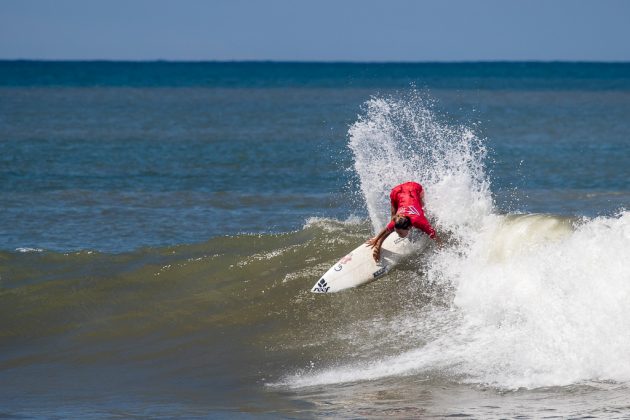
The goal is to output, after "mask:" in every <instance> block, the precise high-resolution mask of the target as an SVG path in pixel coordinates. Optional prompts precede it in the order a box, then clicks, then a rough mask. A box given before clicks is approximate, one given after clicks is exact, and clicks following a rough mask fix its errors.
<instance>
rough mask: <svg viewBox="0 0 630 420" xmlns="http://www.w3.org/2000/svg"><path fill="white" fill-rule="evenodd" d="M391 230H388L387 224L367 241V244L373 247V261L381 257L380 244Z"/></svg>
mask: <svg viewBox="0 0 630 420" xmlns="http://www.w3.org/2000/svg"><path fill="white" fill-rule="evenodd" d="M392 232H393V231H392V230H389V229H388V228H387V226H385V228H383V230H381V232H380V233H379V234H378V235H376V236H375V237H373V238H372V239H370V240H368V241H367V244H368V246H371V247H372V248H374V251H372V256H373V257H374V260H375V261H377V262H378V260H379V258H380V257H381V246H382V245H383V241H385V239H386V238H387V237H388V236H389V235H390V233H392Z"/></svg>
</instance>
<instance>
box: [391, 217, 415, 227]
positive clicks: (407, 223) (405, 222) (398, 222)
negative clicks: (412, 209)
mask: <svg viewBox="0 0 630 420" xmlns="http://www.w3.org/2000/svg"><path fill="white" fill-rule="evenodd" d="M394 227H395V228H396V229H409V228H410V227H411V219H409V218H408V217H407V216H401V215H399V214H397V215H396V216H394Z"/></svg>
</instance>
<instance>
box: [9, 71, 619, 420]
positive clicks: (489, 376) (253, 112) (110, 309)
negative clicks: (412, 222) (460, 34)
mask: <svg viewBox="0 0 630 420" xmlns="http://www.w3.org/2000/svg"><path fill="white" fill-rule="evenodd" d="M407 180H416V181H418V182H421V183H422V184H423V185H424V187H425V191H426V212H427V215H428V216H429V218H430V220H431V221H432V223H433V224H434V226H435V227H436V229H437V230H438V232H439V233H440V235H441V236H442V237H443V238H444V239H445V245H444V246H443V247H442V248H436V247H431V248H430V249H428V250H426V251H425V252H424V253H422V254H420V255H416V256H414V257H412V258H410V259H409V260H408V261H405V262H404V263H403V264H402V265H401V266H399V267H398V268H397V269H395V270H394V271H392V272H391V273H390V274H389V275H388V276H387V277H385V278H383V279H380V280H378V281H376V282H373V283H371V284H369V285H367V286H364V287H361V288H357V289H353V290H349V291H347V292H344V293H339V294H334V295H315V294H311V293H310V292H308V290H309V289H310V287H311V286H312V285H313V284H314V283H315V282H316V281H317V280H318V278H319V276H320V275H321V274H322V273H323V272H325V271H326V270H327V269H328V267H330V266H331V265H332V264H334V263H335V262H336V261H337V259H338V258H339V257H340V256H343V255H345V254H346V253H347V252H348V251H349V250H351V249H352V248H354V247H355V246H356V245H357V244H359V243H361V242H362V241H364V240H365V239H366V238H368V237H369V236H370V235H372V234H373V233H374V232H375V231H377V230H379V229H380V228H381V227H382V226H383V224H384V223H385V222H386V220H387V219H386V217H387V213H388V202H387V195H388V192H389V189H390V188H391V187H392V186H393V185H395V184H397V183H399V182H403V181H407ZM629 206H630V65H629V64H624V63H618V64H611V63H453V64H431V63H427V64H378V63H373V64H360V63H356V64H344V63H319V64H318V63H168V62H155V63H122V62H29V61H26V62H22V61H16V62H11V61H4V62H0V212H1V213H0V214H1V216H0V416H4V417H9V418H13V417H27V418H31V417H44V418H102V417H107V418H110V417H123V418H128V417H149V418H160V417H164V418H172V417H186V418H196V417H199V418H207V417H211V418H214V417H226V416H231V417H244V418H249V417H269V418H277V417H283V418H317V417H323V416H330V417H334V418H338V417H339V418H357V417H359V418H366V417H367V418H370V417H372V418H380V417H384V416H394V417H403V418H410V417H437V418H440V417H446V416H458V417H472V418H513V417H521V418H547V417H548V418H553V417H601V418H627V417H628V416H630V356H628V355H630V336H629V335H628V333H627V332H628V330H629V329H630V309H628V308H630V306H628V304H627V302H628V298H629V297H630V213H629V211H628V207H629Z"/></svg>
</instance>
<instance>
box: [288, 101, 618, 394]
mask: <svg viewBox="0 0 630 420" xmlns="http://www.w3.org/2000/svg"><path fill="white" fill-rule="evenodd" d="M349 147H350V149H351V150H352V152H353V153H354V157H355V170H356V172H357V175H358V177H359V179H360V188H361V191H362V194H363V195H364V198H365V202H366V205H367V208H368V212H369V215H370V218H371V220H372V224H373V227H374V230H375V231H377V230H379V229H381V228H382V226H383V225H384V224H385V222H386V221H387V216H388V211H389V203H388V193H389V189H390V188H391V187H392V186H394V185H396V184H398V183H400V182H404V181H409V180H414V181H418V182H420V183H422V184H423V186H424V187H425V191H426V211H427V214H428V216H429V217H430V220H431V221H432V223H433V224H434V225H435V226H436V227H437V228H438V232H439V234H441V235H444V236H445V237H448V238H449V243H448V245H446V246H445V247H443V248H442V249H441V250H439V251H437V252H435V253H433V254H432V256H431V260H430V261H429V263H428V265H427V268H426V270H427V272H426V275H427V276H428V279H429V281H430V282H433V283H435V284H442V285H444V286H448V287H449V288H451V289H452V290H453V293H452V302H451V304H450V306H449V307H448V308H444V307H436V308H435V309H433V312H432V313H431V314H430V315H429V316H428V317H427V318H426V319H406V320H404V322H402V324H404V325H407V326H408V325H410V323H412V324H413V322H416V325H417V328H418V330H419V331H418V334H420V335H421V334H425V335H426V336H427V337H431V340H429V342H428V343H426V344H424V345H422V346H419V347H417V348H413V349H411V350H407V351H404V352H402V353H399V354H393V355H391V356H388V357H385V358H383V357H379V358H377V359H375V360H371V361H363V362H361V363H359V364H354V363H350V364H347V365H345V366H344V365H342V366H335V367H334V369H333V368H330V369H328V368H323V369H320V370H318V369H315V370H312V371H310V372H309V373H307V374H301V375H295V376H292V377H289V378H287V381H286V383H288V384H289V385H290V386H296V387H300V386H310V385H319V384H326V383H340V382H352V381H360V380H371V379H376V378H381V377H387V376H404V375H412V374H419V373H427V372H439V374H440V375H441V376H446V377H450V378H452V379H453V380H456V381H460V382H471V383H478V384H488V385H492V386H496V387H498V388H504V389H515V388H519V387H525V388H536V387H545V386H557V385H569V384H575V383H580V382H583V381H592V380H606V381H608V380H612V381H618V382H626V381H630V358H629V357H628V355H629V354H630V334H628V331H629V330H630V305H628V301H629V300H630V263H629V261H630V258H629V257H630V212H628V211H621V212H620V213H619V214H617V215H616V216H613V217H603V216H602V217H597V218H594V219H573V220H572V219H567V218H560V217H556V216H552V215H505V214H500V212H499V211H498V210H497V209H496V208H495V206H494V203H493V200H492V195H491V191H490V183H489V181H488V179H487V175H486V170H485V167H484V161H485V159H486V149H485V147H484V144H483V140H482V139H480V138H478V136H477V135H476V134H475V133H474V130H472V129H469V128H467V127H465V126H452V125H449V124H448V123H446V122H444V121H443V120H441V119H440V118H439V117H438V116H437V115H436V113H435V112H434V111H433V106H432V104H431V102H430V101H429V100H427V99H425V98H423V97H422V95H421V94H419V93H418V92H416V91H413V92H412V93H409V94H405V95H403V96H402V97H399V98H395V97H388V98H372V99H371V100H370V101H368V102H367V103H366V105H365V113H364V115H362V116H361V117H359V119H358V121H357V122H356V123H355V124H354V125H353V126H352V127H351V128H350V130H349ZM401 316H402V317H416V316H417V314H415V315H411V314H410V315H406V314H403V315H401ZM432 319H433V320H434V321H435V320H440V321H439V322H437V321H435V322H432V321H431V320H432ZM418 334H415V335H416V336H417V335H418ZM391 335H392V340H399V339H400V335H398V334H396V332H395V331H392V332H391Z"/></svg>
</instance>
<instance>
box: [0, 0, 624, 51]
mask: <svg viewBox="0 0 630 420" xmlns="http://www.w3.org/2000/svg"><path fill="white" fill-rule="evenodd" d="M17 58H25V59H110V60H112V59H121V60H156V59H165V60H297V61H471V60H472V61H474V60H544V61H549V60H571V61H575V60H585V61H630V1H627V0H583V1H580V0H572V1H570V0H528V1H524V0H478V1H475V0H426V1H424V0H417V1H411V0H389V1H386V0H382V1H372V0H317V1H306V0H248V1H244V0H214V1H213V0H207V1H201V0H178V1H175V0H173V1H165V0H102V1H97V0H0V59H17Z"/></svg>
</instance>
